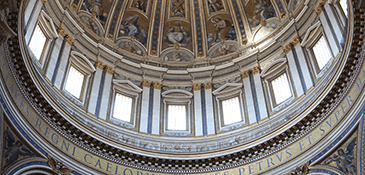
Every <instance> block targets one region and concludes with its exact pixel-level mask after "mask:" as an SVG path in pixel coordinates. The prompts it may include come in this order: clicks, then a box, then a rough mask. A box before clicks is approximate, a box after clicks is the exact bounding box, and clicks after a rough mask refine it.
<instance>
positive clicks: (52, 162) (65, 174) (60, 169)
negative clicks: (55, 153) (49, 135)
mask: <svg viewBox="0 0 365 175" xmlns="http://www.w3.org/2000/svg"><path fill="white" fill-rule="evenodd" d="M47 158H48V162H47V163H48V165H49V166H50V167H51V168H52V169H53V170H54V171H56V172H57V173H58V174H62V175H70V174H71V172H72V171H73V170H72V169H69V168H67V167H65V166H63V164H62V163H61V162H57V161H56V159H54V158H53V157H51V156H50V155H49V154H47Z"/></svg>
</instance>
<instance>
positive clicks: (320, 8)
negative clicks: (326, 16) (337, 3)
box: [315, 0, 327, 15]
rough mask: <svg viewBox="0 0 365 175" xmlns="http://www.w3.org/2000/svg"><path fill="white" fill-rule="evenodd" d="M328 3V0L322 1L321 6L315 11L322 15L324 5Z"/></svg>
mask: <svg viewBox="0 0 365 175" xmlns="http://www.w3.org/2000/svg"><path fill="white" fill-rule="evenodd" d="M326 2H327V0H321V2H319V5H318V7H317V8H316V10H315V12H316V14H317V15H320V14H321V13H322V11H323V10H324V5H325V4H326Z"/></svg>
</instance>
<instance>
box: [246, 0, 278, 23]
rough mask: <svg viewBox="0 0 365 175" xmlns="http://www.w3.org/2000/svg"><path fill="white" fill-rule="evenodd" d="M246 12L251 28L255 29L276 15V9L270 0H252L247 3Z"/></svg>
mask: <svg viewBox="0 0 365 175" xmlns="http://www.w3.org/2000/svg"><path fill="white" fill-rule="evenodd" d="M245 9H246V13H247V17H248V23H249V24H250V27H251V30H255V29H256V27H257V26H258V25H260V24H263V25H264V24H265V22H266V20H267V19H269V18H272V17H275V16H276V13H275V9H274V6H273V4H272V3H271V1H270V0H262V1H259V0H251V1H249V3H247V5H246V7H245Z"/></svg>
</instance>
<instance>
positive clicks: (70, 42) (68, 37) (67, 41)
mask: <svg viewBox="0 0 365 175" xmlns="http://www.w3.org/2000/svg"><path fill="white" fill-rule="evenodd" d="M65 41H66V43H67V44H69V45H72V44H73V43H74V42H75V40H74V39H73V38H71V37H70V36H68V35H67V36H66V38H65Z"/></svg>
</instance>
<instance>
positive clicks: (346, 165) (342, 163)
mask: <svg viewBox="0 0 365 175" xmlns="http://www.w3.org/2000/svg"><path fill="white" fill-rule="evenodd" d="M356 139H357V137H355V138H354V139H352V140H351V141H350V142H349V143H348V144H347V145H346V148H345V150H343V149H339V150H338V151H337V153H338V155H335V154H334V155H333V156H332V157H330V158H328V159H327V160H326V161H325V162H324V163H325V164H330V163H331V162H333V161H335V162H336V165H337V167H338V168H339V169H340V170H341V171H343V172H344V173H346V174H356V167H355V166H354V165H352V160H353V159H354V156H353V153H354V150H355V149H354V148H355V146H356Z"/></svg>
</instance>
